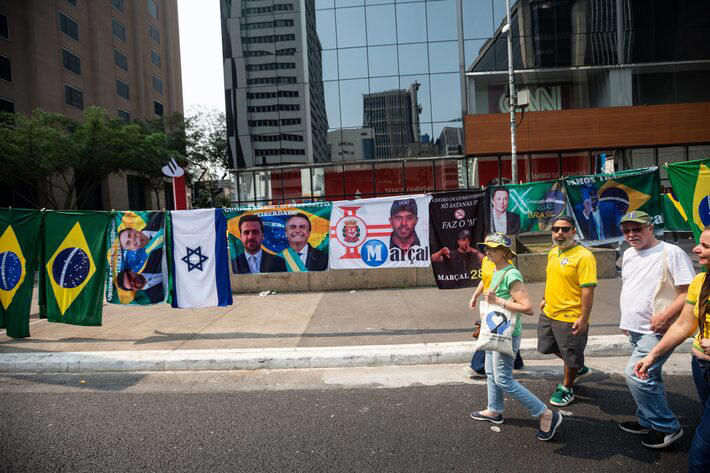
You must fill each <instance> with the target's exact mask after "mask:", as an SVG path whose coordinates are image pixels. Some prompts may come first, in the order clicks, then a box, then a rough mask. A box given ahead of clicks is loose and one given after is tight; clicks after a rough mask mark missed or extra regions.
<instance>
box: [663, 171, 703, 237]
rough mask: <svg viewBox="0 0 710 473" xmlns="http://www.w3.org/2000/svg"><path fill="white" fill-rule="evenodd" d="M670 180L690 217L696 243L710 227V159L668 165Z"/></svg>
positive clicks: (686, 213)
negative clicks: (706, 228)
mask: <svg viewBox="0 0 710 473" xmlns="http://www.w3.org/2000/svg"><path fill="white" fill-rule="evenodd" d="M667 167H668V178H669V179H670V180H671V186H672V187H673V192H674V193H675V195H676V197H678V202H680V205H681V206H682V207H683V210H685V215H686V216H687V217H688V223H689V224H690V230H691V231H692V232H693V236H694V237H695V241H698V240H699V239H700V234H701V233H702V231H703V228H705V226H706V225H710V159H699V160H696V161H687V162H680V163H673V164H668V165H667Z"/></svg>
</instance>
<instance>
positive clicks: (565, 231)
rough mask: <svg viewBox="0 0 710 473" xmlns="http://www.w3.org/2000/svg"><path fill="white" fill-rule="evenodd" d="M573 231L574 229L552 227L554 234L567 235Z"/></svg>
mask: <svg viewBox="0 0 710 473" xmlns="http://www.w3.org/2000/svg"><path fill="white" fill-rule="evenodd" d="M570 230H572V227H552V233H557V232H562V233H567V232H568V231H570Z"/></svg>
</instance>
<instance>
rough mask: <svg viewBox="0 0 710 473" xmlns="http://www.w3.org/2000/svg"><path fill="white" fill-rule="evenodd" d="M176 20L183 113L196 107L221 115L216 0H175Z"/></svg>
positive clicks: (219, 55)
mask: <svg viewBox="0 0 710 473" xmlns="http://www.w3.org/2000/svg"><path fill="white" fill-rule="evenodd" d="M178 21H179V27H180V61H181V63H182V94H183V102H184V103H183V106H184V109H185V112H186V113H189V111H190V108H192V107H194V106H197V105H199V106H206V107H209V108H215V109H217V110H220V111H222V112H223V111H224V73H223V69H222V31H221V26H220V18H219V0H178Z"/></svg>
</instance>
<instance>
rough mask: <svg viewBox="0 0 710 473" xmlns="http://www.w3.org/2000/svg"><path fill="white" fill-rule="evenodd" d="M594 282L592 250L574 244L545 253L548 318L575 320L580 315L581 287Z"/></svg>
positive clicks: (546, 309)
mask: <svg viewBox="0 0 710 473" xmlns="http://www.w3.org/2000/svg"><path fill="white" fill-rule="evenodd" d="M596 285H597V260H596V258H595V257H594V255H593V254H592V252H591V251H589V250H588V249H586V248H585V247H583V246H582V245H579V244H576V245H574V246H573V247H571V248H567V249H566V250H562V251H560V249H559V248H557V247H554V248H552V249H551V250H550V252H549V253H548V254H547V281H546V283H545V309H544V313H545V315H547V316H548V317H549V318H551V319H554V320H559V321H562V322H575V321H576V320H577V319H578V318H579V316H580V315H582V288H583V287H585V286H596Z"/></svg>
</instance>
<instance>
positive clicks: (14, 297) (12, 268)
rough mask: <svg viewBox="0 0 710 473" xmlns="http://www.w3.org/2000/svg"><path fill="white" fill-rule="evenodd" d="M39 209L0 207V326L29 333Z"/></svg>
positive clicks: (13, 334)
mask: <svg viewBox="0 0 710 473" xmlns="http://www.w3.org/2000/svg"><path fill="white" fill-rule="evenodd" d="M41 221H42V214H41V212H40V211H39V210H24V209H0V328H6V329H7V335H8V336H9V337H13V338H23V337H29V336H30V305H31V303H32V289H33V287H34V281H35V268H36V266H37V255H38V251H39V239H40V224H41Z"/></svg>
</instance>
